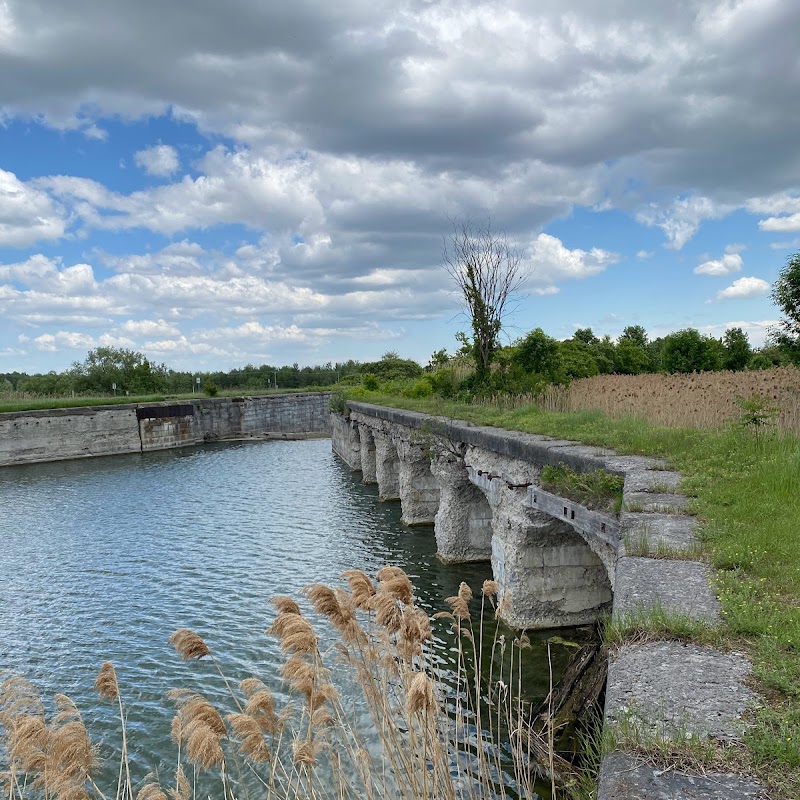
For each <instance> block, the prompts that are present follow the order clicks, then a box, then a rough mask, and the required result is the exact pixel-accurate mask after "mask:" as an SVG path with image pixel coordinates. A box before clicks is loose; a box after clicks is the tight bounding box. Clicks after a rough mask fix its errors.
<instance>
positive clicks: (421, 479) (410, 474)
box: [397, 440, 439, 525]
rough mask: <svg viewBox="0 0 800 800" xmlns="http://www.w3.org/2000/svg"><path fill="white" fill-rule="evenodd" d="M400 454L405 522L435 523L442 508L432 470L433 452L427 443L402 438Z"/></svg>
mask: <svg viewBox="0 0 800 800" xmlns="http://www.w3.org/2000/svg"><path fill="white" fill-rule="evenodd" d="M397 455H398V457H399V459H400V463H399V474H398V479H399V480H398V482H399V487H400V504H401V506H402V509H403V522H404V523H405V524H406V525H432V524H433V520H434V517H435V516H436V512H437V510H438V509H439V483H438V481H437V480H436V478H435V477H434V476H433V473H432V472H431V459H430V453H429V451H428V449H427V448H426V447H425V446H424V445H421V444H416V443H414V442H408V441H405V440H400V441H398V442H397Z"/></svg>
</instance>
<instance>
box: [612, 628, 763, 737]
mask: <svg viewBox="0 0 800 800" xmlns="http://www.w3.org/2000/svg"><path fill="white" fill-rule="evenodd" d="M749 674H750V663H749V661H748V660H747V659H746V658H745V657H744V656H743V655H740V654H739V653H723V652H720V651H719V650H715V649H713V648H710V647H700V646H699V645H695V644H683V643H680V642H671V641H655V642H649V643H647V644H636V645H633V644H631V645H623V647H622V648H621V649H620V650H619V652H618V653H616V654H615V655H613V656H612V658H611V660H610V663H609V667H608V683H607V686H606V721H607V722H609V721H610V722H614V721H616V720H620V719H623V718H627V719H628V720H630V719H631V718H633V719H635V720H637V721H638V722H639V723H641V724H642V725H644V726H645V727H646V728H649V729H653V730H657V731H658V732H659V733H661V734H662V735H665V736H669V737H685V735H686V734H688V733H691V734H692V735H699V736H711V737H714V738H717V739H738V738H740V736H741V733H742V729H743V724H744V723H743V715H744V712H745V711H746V709H747V707H748V705H749V704H750V703H752V702H753V699H754V695H753V693H752V691H751V690H750V689H748V688H747V686H745V684H744V680H745V678H747V676H748V675H749Z"/></svg>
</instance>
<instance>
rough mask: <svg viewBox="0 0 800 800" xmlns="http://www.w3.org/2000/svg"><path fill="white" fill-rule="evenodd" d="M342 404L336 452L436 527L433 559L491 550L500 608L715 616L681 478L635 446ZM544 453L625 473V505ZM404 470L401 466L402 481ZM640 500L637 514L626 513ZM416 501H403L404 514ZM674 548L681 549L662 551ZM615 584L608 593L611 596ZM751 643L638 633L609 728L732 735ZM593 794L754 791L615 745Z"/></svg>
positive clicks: (574, 616) (732, 797) (512, 615)
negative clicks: (594, 506) (581, 486)
mask: <svg viewBox="0 0 800 800" xmlns="http://www.w3.org/2000/svg"><path fill="white" fill-rule="evenodd" d="M348 405H349V408H350V412H349V414H348V416H346V417H343V416H340V415H334V416H333V423H332V424H333V430H334V436H333V442H332V444H333V449H334V451H335V452H336V453H337V454H338V455H339V456H340V457H341V458H342V459H343V460H344V461H345V462H346V463H347V465H348V466H349V468H350V469H352V470H359V469H361V470H362V472H363V475H364V480H365V482H375V481H377V483H378V487H379V494H380V496H381V498H388V497H399V500H400V502H401V503H402V504H403V518H404V519H410V520H412V521H423V520H426V521H430V522H433V524H434V531H435V535H436V543H437V551H438V554H439V557H440V558H442V560H444V561H448V562H456V563H457V562H468V561H476V560H487V561H491V565H492V572H493V576H494V579H495V580H496V581H497V583H498V584H499V587H500V595H501V600H502V599H503V598H505V599H509V598H510V601H511V602H510V604H509V603H503V602H501V604H500V608H501V609H502V615H503V616H504V618H505V619H506V621H507V622H509V623H510V624H511V625H512V626H514V627H518V628H543V627H559V626H566V625H575V624H581V623H584V622H590V621H592V620H595V619H598V617H600V616H601V615H602V614H604V613H605V612H607V611H608V610H609V609H611V611H612V618H617V619H619V618H623V619H624V618H625V616H626V615H630V614H647V613H648V612H649V611H653V610H657V611H658V612H659V613H660V614H663V613H666V614H671V613H677V614H679V615H681V617H690V618H693V619H697V620H703V621H704V622H706V623H709V624H717V623H719V622H720V620H721V617H720V607H719V602H718V601H717V600H716V597H715V593H714V591H713V590H712V585H711V581H712V578H711V573H710V568H709V566H708V565H707V564H705V563H702V562H700V561H696V560H694V558H695V557H694V556H693V553H694V552H695V551H694V550H693V548H695V547H696V544H697V542H696V539H695V535H694V527H695V520H694V518H693V517H691V516H689V515H688V514H686V503H687V500H686V498H685V497H683V496H682V495H680V494H678V493H677V491H676V490H677V486H678V484H679V482H680V475H678V474H677V473H675V472H672V471H669V470H667V469H666V466H665V464H664V463H663V462H662V461H660V460H658V459H652V458H645V457H642V456H619V455H617V454H616V453H614V452H612V451H610V450H605V449H602V448H598V447H587V446H585V445H581V444H578V443H576V442H570V441H565V440H559V439H554V438H552V437H547V436H536V435H531V434H525V433H519V432H514V431H504V430H499V429H497V428H490V427H484V426H476V425H471V424H469V423H466V422H459V421H455V420H447V419H442V418H434V417H429V416H427V415H425V414H418V413H416V412H412V411H403V410H399V409H392V408H384V407H380V406H372V405H368V404H366V403H356V402H350V403H348ZM545 464H550V465H553V466H557V465H559V464H565V465H566V466H568V467H570V468H572V469H574V470H576V471H578V472H588V471H592V470H596V469H603V470H606V471H608V472H612V473H615V474H617V475H620V476H624V490H623V500H624V505H623V511H622V512H621V513H620V514H619V515H618V516H611V515H607V514H602V513H599V512H595V511H591V510H589V509H587V508H584V507H582V506H580V505H579V504H577V503H574V502H572V501H571V500H569V499H567V498H564V497H559V496H558V495H555V494H552V493H550V492H548V491H545V490H544V489H542V487H541V485H540V482H539V474H540V471H541V468H542V467H543V466H544V465H545ZM402 476H405V478H403V477H402ZM626 506H627V507H631V508H636V509H637V510H636V511H635V512H629V511H626V510H624V508H625V507H626ZM407 509H408V510H407ZM671 553H674V555H669V554H671ZM612 592H613V594H612ZM750 671H751V666H750V662H749V661H748V660H747V658H746V657H745V656H744V655H743V654H739V653H730V652H722V651H720V650H717V649H715V648H713V647H707V646H700V645H687V644H685V643H682V642H673V641H645V642H642V641H635V640H634V641H631V642H628V643H626V644H624V645H623V646H622V647H620V648H619V649H618V650H616V651H614V652H612V653H611V654H610V656H609V665H608V682H607V691H606V705H605V714H604V724H605V725H606V726H610V727H612V728H613V727H614V726H615V725H617V724H618V722H620V721H623V722H624V724H625V725H628V726H630V725H634V726H641V728H642V729H643V730H653V731H658V732H659V736H660V737H663V738H664V739H665V740H666V739H670V738H671V739H674V740H675V742H676V747H681V746H683V745H684V744H685V741H686V736H687V732H691V733H692V735H693V736H698V737H701V738H708V739H715V740H719V741H725V742H730V741H731V740H732V739H737V738H740V737H741V731H742V726H743V720H744V718H745V717H746V715H747V713H748V709H752V708H753V707H754V705H755V704H756V702H757V698H756V697H755V695H754V694H753V692H752V690H751V689H750V688H748V686H747V680H748V675H749V674H750ZM597 796H598V800H622V799H623V798H632V797H635V798H639V800H667V798H688V797H708V798H717V799H718V800H722V799H723V798H725V800H756V798H758V797H761V796H762V791H761V787H759V786H758V785H757V783H755V782H754V781H752V780H750V779H748V778H743V777H741V776H739V775H735V774H726V773H710V772H703V773H702V774H699V773H698V772H697V771H696V770H695V771H692V768H691V767H687V769H684V770H682V769H680V768H677V767H676V768H675V769H672V768H670V769H667V770H663V769H657V768H656V767H654V766H651V765H649V764H648V763H647V762H646V760H645V759H640V758H638V757H637V756H634V755H630V754H629V753H627V752H625V751H623V750H615V751H614V752H612V753H610V754H608V755H606V756H605V757H604V759H603V761H602V765H601V769H600V785H599V787H598V795H597Z"/></svg>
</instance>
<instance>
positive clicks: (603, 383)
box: [475, 367, 800, 435]
mask: <svg viewBox="0 0 800 800" xmlns="http://www.w3.org/2000/svg"><path fill="white" fill-rule="evenodd" d="M754 397H757V398H761V399H762V400H763V401H764V403H765V405H768V406H773V407H775V408H776V409H777V413H776V415H775V427H776V429H777V430H778V431H780V432H781V433H790V434H794V435H800V370H798V369H797V368H796V367H776V368H774V369H768V370H757V371H742V372H729V371H726V372H701V373H692V374H676V375H662V374H655V375H650V374H648V375H597V376H595V377H593V378H581V379H580V380H575V381H573V382H572V383H571V384H569V385H568V386H549V387H548V388H547V389H546V390H545V391H544V392H543V393H541V394H537V395H533V394H522V395H505V396H502V395H497V396H493V397H489V398H485V399H482V400H476V401H475V402H476V404H480V405H488V406H493V407H497V408H502V409H508V410H511V409H515V408H522V407H524V406H528V405H534V406H537V407H539V408H542V409H543V410H545V411H557V412H568V411H587V410H598V411H602V412H603V413H604V414H607V415H608V416H611V417H623V416H637V417H643V418H645V419H647V420H649V421H650V422H653V423H655V424H657V425H667V426H673V427H687V428H721V427H723V426H725V425H727V424H730V423H731V422H733V421H737V420H739V419H741V418H742V414H743V410H742V407H741V405H740V404H739V401H740V400H741V399H745V400H747V399H750V398H754Z"/></svg>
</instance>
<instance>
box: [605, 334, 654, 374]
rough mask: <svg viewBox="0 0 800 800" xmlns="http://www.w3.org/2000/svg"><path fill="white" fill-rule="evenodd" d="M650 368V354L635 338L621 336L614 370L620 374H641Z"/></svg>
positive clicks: (615, 355)
mask: <svg viewBox="0 0 800 800" xmlns="http://www.w3.org/2000/svg"><path fill="white" fill-rule="evenodd" d="M649 369H650V356H649V354H648V352H647V350H646V349H645V347H643V346H641V345H639V344H637V343H636V341H635V340H634V339H632V338H631V339H625V338H623V337H622V336H620V337H619V342H618V344H617V347H616V351H615V353H614V371H615V372H618V373H619V374H620V375H641V374H642V373H643V372H648V371H649Z"/></svg>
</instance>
